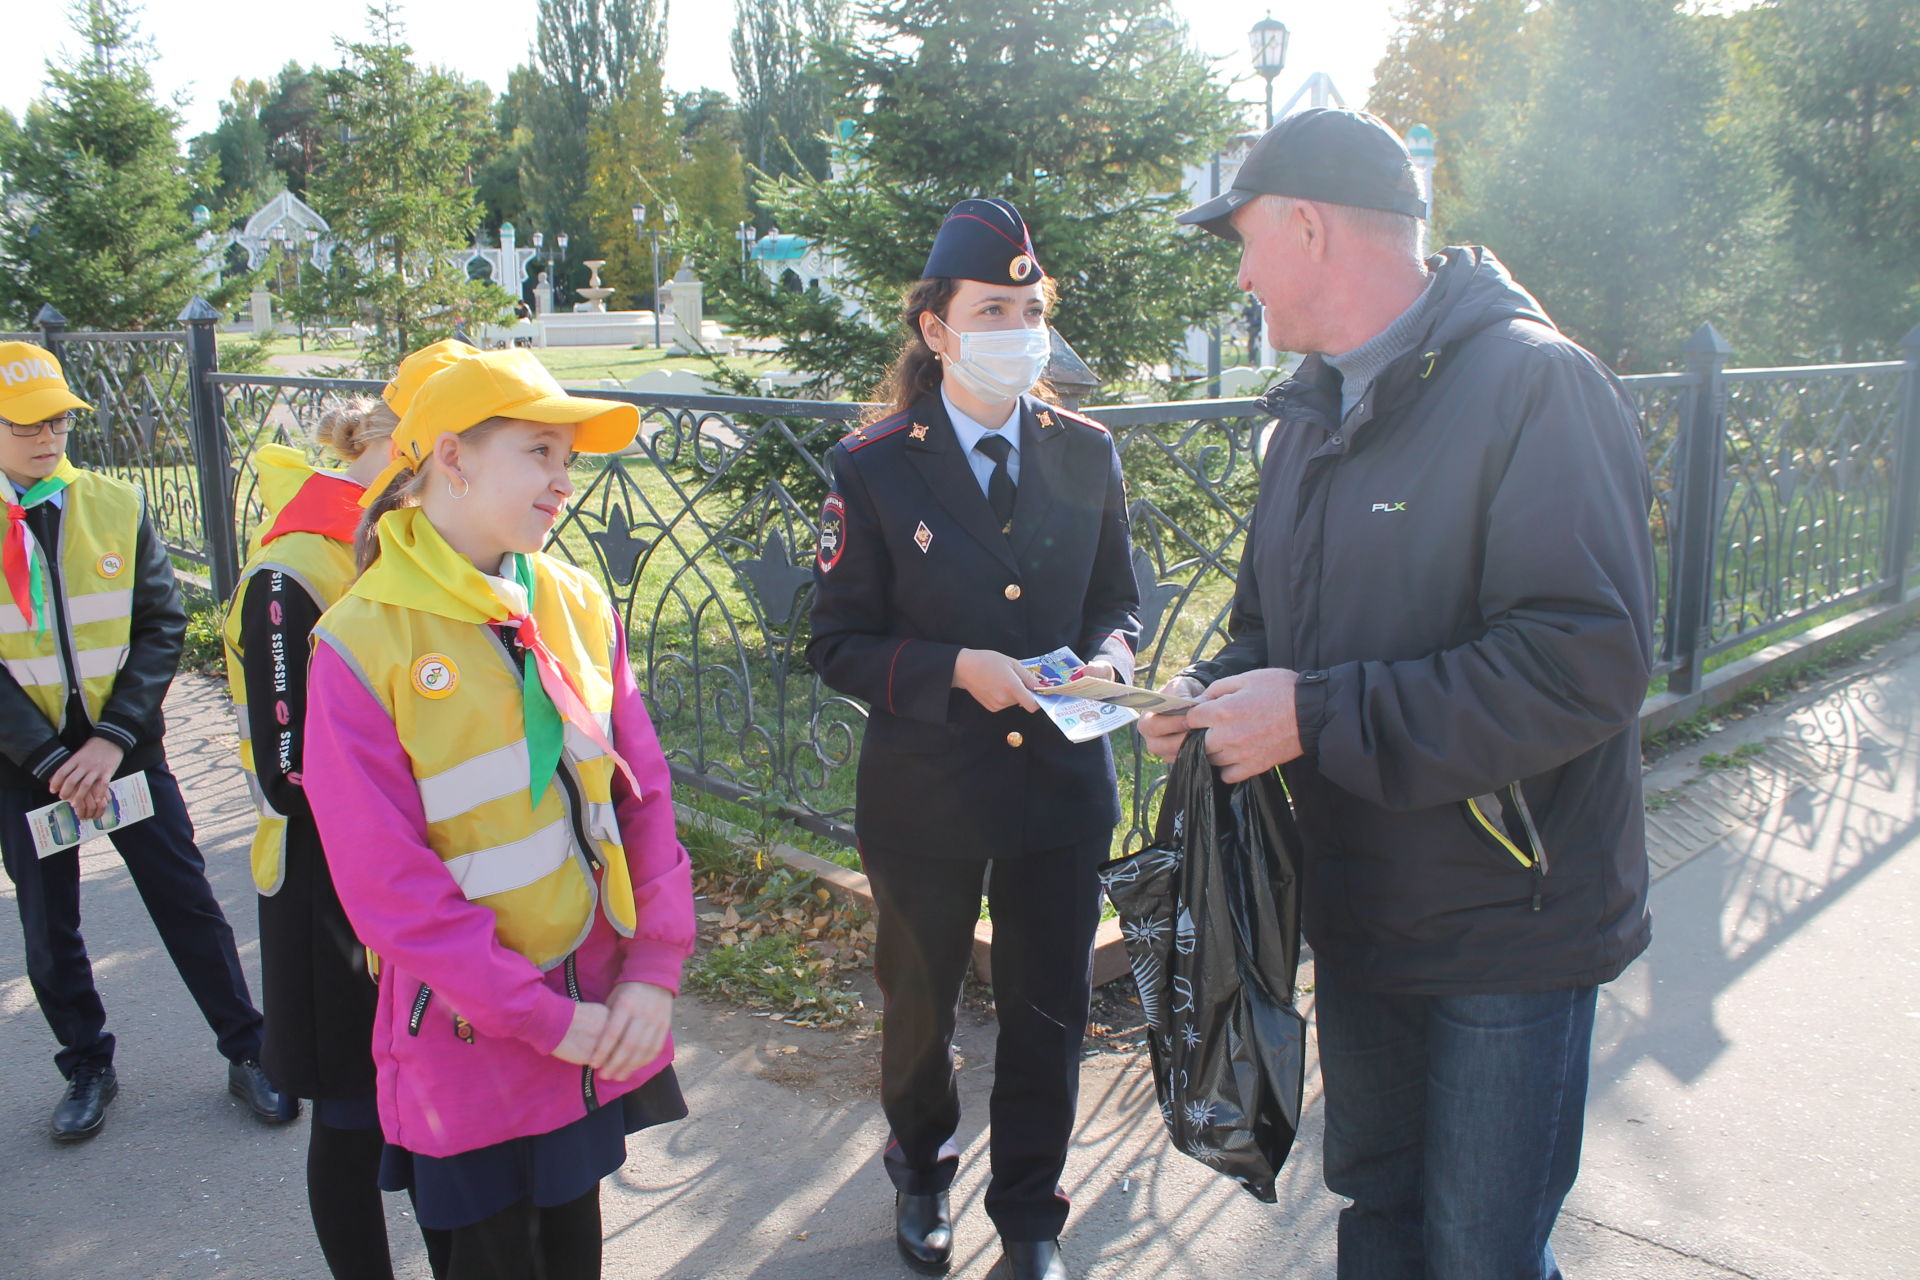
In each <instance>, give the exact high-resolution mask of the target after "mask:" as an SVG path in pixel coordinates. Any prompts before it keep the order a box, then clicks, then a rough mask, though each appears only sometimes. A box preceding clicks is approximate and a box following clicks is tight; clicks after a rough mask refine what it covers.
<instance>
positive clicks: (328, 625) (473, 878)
mask: <svg viewBox="0 0 1920 1280" xmlns="http://www.w3.org/2000/svg"><path fill="white" fill-rule="evenodd" d="M380 539H381V547H382V550H381V555H380V558H379V560H377V561H375V562H374V564H373V565H372V566H371V567H370V568H369V569H368V570H367V572H366V573H365V574H364V575H362V576H361V578H360V580H359V581H358V582H356V583H355V584H354V585H353V587H352V588H351V589H350V590H349V591H348V593H347V594H346V596H345V597H343V598H342V599H341V600H340V602H339V603H338V604H336V605H334V606H333V608H331V609H329V610H328V611H327V613H326V614H325V616H323V617H322V618H321V619H320V624H319V625H318V626H317V627H316V628H315V629H314V640H315V643H316V645H318V644H325V645H327V646H328V647H330V648H331V649H333V651H334V652H335V653H337V654H339V655H340V656H341V657H342V658H343V659H345V661H346V663H347V665H348V666H349V667H350V668H351V669H352V670H353V671H354V673H355V674H356V675H357V676H358V677H359V678H360V681H361V683H362V684H363V685H365V687H366V688H367V691H368V692H369V693H371V694H372V695H373V696H374V698H375V699H376V700H377V701H378V702H379V703H380V705H381V706H382V707H383V708H384V709H385V710H386V712H387V714H388V715H390V716H391V717H392V718H393V725H394V729H395V732H396V733H397V735H398V737H399V740H400V745H401V746H402V747H404V748H405V749H406V752H407V755H408V756H409V757H410V759H411V762H412V766H413V777H414V782H415V784H416V785H417V786H418V788H419V792H420V801H421V805H422V807H423V808H424V809H425V811H426V820H427V829H426V839H427V844H428V845H429V846H431V847H432V849H433V850H434V852H435V853H437V854H439V855H440V859H441V861H442V862H444V863H445V864H446V867H447V870H448V872H449V873H451V874H452V876H453V878H454V881H455V882H456V883H457V884H458V885H459V886H460V890H461V892H462V893H463V894H465V895H466V897H467V899H468V900H469V901H471V902H477V903H481V904H483V905H485V906H487V907H490V908H491V909H492V910H493V912H494V916H495V926H494V932H495V936H496V937H498V938H499V940H500V942H501V945H503V946H505V947H508V948H510V949H512V950H514V951H517V952H519V953H520V954H521V955H523V956H525V957H527V959H529V960H531V961H532V962H533V963H534V964H535V965H537V966H539V967H540V968H541V969H550V968H552V967H553V966H554V965H557V964H559V963H560V962H561V961H563V960H565V959H566V957H567V956H568V955H569V954H571V953H572V951H573V950H574V948H576V947H577V946H579V945H580V943H581V941H583V940H584V939H585V938H586V936H587V932H588V930H589V929H591V928H592V925H593V912H594V906H595V898H596V896H598V897H599V899H600V906H601V908H602V909H603V910H604V911H605V913H606V916H607V919H608V920H609V921H610V922H611V923H612V924H613V926H614V928H615V929H617V930H618V931H619V932H620V933H621V934H623V935H625V936H628V937H631V936H632V935H633V929H634V919H635V909H634V900H633V882H632V880H631V879H630V877H629V873H628V870H627V858H626V852H625V850H624V849H623V848H622V847H621V842H620V828H619V824H618V823H617V821H616V820H615V816H614V810H613V795H612V784H613V776H614V764H613V762H612V760H611V759H610V758H609V757H608V756H606V755H605V754H604V753H602V752H601V751H600V750H599V748H597V747H596V746H594V745H593V743H592V742H590V741H589V740H588V739H587V738H586V736H585V735H584V734H581V733H580V732H578V731H577V730H575V729H574V728H573V727H572V726H568V727H567V729H566V740H565V747H564V749H563V751H562V753H561V757H560V767H559V776H558V777H557V778H556V779H555V780H554V782H553V783H552V784H550V785H548V786H547V787H546V788H545V790H544V792H543V793H542V795H541V798H540V801H539V803H538V804H534V803H532V802H531V790H530V788H529V786H528V768H529V765H528V749H527V742H526V738H525V735H524V731H523V729H522V727H521V674H520V671H519V670H518V669H517V668H516V667H515V666H514V665H513V663H512V662H511V661H510V660H509V656H508V651H507V648H506V646H505V645H504V644H503V643H502V642H501V640H500V638H499V636H498V634H497V633H496V632H495V631H494V630H493V628H492V625H491V624H490V622H489V621H488V620H487V619H486V618H484V617H481V616H479V615H477V614H476V613H475V612H474V610H473V608H472V606H471V605H470V604H469V603H468V602H469V601H471V600H473V599H475V598H476V592H478V593H484V594H485V596H486V597H487V598H488V599H491V598H492V589H491V588H490V587H489V586H488V585H487V584H486V581H485V579H484V578H483V577H482V576H481V575H480V573H479V571H478V570H476V569H474V568H473V565H472V564H471V563H470V562H468V561H466V560H465V559H464V558H462V557H460V556H459V554H458V553H457V552H454V551H452V550H451V548H448V547H447V546H446V543H445V541H444V540H443V539H442V538H441V537H440V535H439V533H438V532H437V531H436V530H434V528H433V525H432V524H431V522H429V521H428V520H427V519H426V517H425V515H424V514H423V513H422V512H421V511H420V510H419V509H418V508H406V509H402V510H400V511H395V512H390V513H388V514H387V515H386V516H384V517H383V518H382V520H381V523H380ZM403 543H404V545H405V547H406V548H408V549H412V550H415V551H419V552H421V553H422V554H421V556H420V558H409V557H408V556H404V555H402V554H400V547H401V544H403ZM532 559H533V562H534V570H535V582H534V593H533V594H534V599H533V617H534V621H535V622H536V623H537V624H538V625H539V627H540V633H541V636H542V637H543V638H544V640H545V641H546V643H547V646H548V647H549V648H550V649H552V650H553V652H554V653H555V655H556V656H557V657H558V658H559V659H560V661H561V662H562V663H563V664H564V665H565V666H566V667H567V669H568V671H569V672H571V673H572V675H573V677H574V680H575V683H576V684H577V685H578V687H579V690H580V694H581V697H582V699H583V701H584V702H585V703H586V706H587V709H588V710H589V711H591V712H592V713H593V714H594V716H595V717H596V718H597V719H598V720H599V721H600V725H601V728H602V731H603V733H606V734H607V735H608V736H609V737H611V731H610V728H609V726H610V723H611V718H612V711H613V655H614V644H615V635H614V631H613V618H612V614H611V612H610V610H609V608H608V605H607V599H606V596H605V595H604V594H602V592H601V590H600V587H599V585H598V584H597V583H595V582H594V581H593V579H592V578H590V577H589V576H588V575H587V574H585V573H583V572H581V571H580V570H578V569H575V568H573V567H572V566H570V565H566V564H562V563H561V562H559V561H557V560H553V559H551V558H549V557H547V556H544V555H540V556H534V557H532ZM456 562H457V563H456ZM422 563H429V564H432V565H433V566H435V567H436V568H435V574H434V575H433V576H430V575H429V574H428V573H426V572H423V571H422V569H421V567H420V566H421V564H422ZM466 575H471V578H470V580H467V579H466ZM435 576H439V577H457V578H461V579H462V580H461V581H460V582H458V583H457V584H456V589H454V590H449V589H448V588H447V586H445V585H444V584H443V583H441V582H439V581H436V580H435ZM401 601H405V602H407V603H404V604H403V603H401ZM374 834H375V833H369V835H370V836H372V835H374ZM596 865H597V866H600V867H603V868H604V871H603V873H602V880H601V884H600V886H599V887H596V884H595V881H594V876H593V868H594V867H595V866H596Z"/></svg>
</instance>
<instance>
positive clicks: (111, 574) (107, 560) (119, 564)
mask: <svg viewBox="0 0 1920 1280" xmlns="http://www.w3.org/2000/svg"><path fill="white" fill-rule="evenodd" d="M126 567H127V562H126V561H125V560H124V559H122V558H121V557H119V556H117V555H115V554H114V553H113V552H111V551H109V552H107V554H105V555H103V556H101V557H100V576H101V577H103V578H117V577H119V576H120V572H121V570H123V569H125V568H126Z"/></svg>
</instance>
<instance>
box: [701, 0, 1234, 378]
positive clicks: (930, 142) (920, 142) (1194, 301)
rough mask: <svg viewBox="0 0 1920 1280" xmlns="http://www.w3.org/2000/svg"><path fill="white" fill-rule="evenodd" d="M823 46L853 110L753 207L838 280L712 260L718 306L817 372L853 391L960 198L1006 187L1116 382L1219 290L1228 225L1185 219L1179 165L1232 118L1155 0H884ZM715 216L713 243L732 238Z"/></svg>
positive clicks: (888, 348) (1226, 302)
mask: <svg viewBox="0 0 1920 1280" xmlns="http://www.w3.org/2000/svg"><path fill="white" fill-rule="evenodd" d="M866 18H867V21H864V22H863V23H862V25H861V26H860V28H859V29H858V33H857V34H856V35H855V36H854V37H851V38H850V39H849V40H848V41H847V42H846V43H844V44H841V45H830V46H823V47H821V48H820V53H821V63H822V73H823V74H824V75H825V76H827V77H828V80H829V83H830V84H832V86H833V87H834V90H835V98H836V100H837V101H838V103H839V104H840V106H839V109H840V111H841V112H843V113H844V114H845V116H846V118H847V120H848V122H849V123H848V124H847V125H846V127H845V129H844V135H845V136H844V141H843V142H842V143H841V144H840V146H839V148H838V151H837V155H836V158H835V164H834V167H833V170H832V173H831V175H830V176H829V177H827V178H825V179H819V178H815V177H814V176H812V175H811V174H806V173H801V174H790V175H787V176H785V177H782V178H780V179H779V180H777V181H774V182H770V183H764V184H763V185H762V186H761V187H760V188H759V197H760V200H761V203H762V206H763V208H764V210H765V212H766V216H767V217H768V218H769V219H771V221H772V222H774V223H776V224H778V226H779V228H780V230H781V231H782V232H787V233H794V234H798V235H801V236H803V237H805V238H806V239H807V240H809V241H811V242H812V243H813V244H814V245H815V246H816V248H818V249H820V250H822V251H824V252H826V253H827V254H830V255H831V256H832V258H833V259H834V260H835V262H836V264H837V268H838V273H837V277H836V279H835V280H834V283H833V296H827V295H825V294H815V293H784V292H781V291H779V290H778V289H777V288H776V287H774V286H773V285H772V284H770V283H769V282H768V281H767V280H765V278H764V277H762V276H761V275H760V273H758V272H753V271H750V272H746V273H737V272H735V271H731V270H708V271H706V272H705V275H706V276H707V278H708V279H709V280H710V281H711V282H712V283H713V285H714V286H715V288H716V290H717V291H718V292H719V294H720V295H721V297H722V299H723V301H724V302H725V303H726V304H727V305H728V306H729V307H730V309H731V311H732V313H733V315H734V318H735V323H736V325H737V326H738V327H740V328H742V329H744V330H745V331H747V332H748V333H751V334H753V335H755V336H760V337H775V338H779V339H781V340H782V341H783V342H784V344H785V347H786V354H785V357H784V359H785V361H786V362H788V363H790V364H791V365H792V366H793V367H794V368H795V369H797V370H798V371H800V372H802V373H804V374H806V375H808V377H809V385H808V386H807V388H806V390H807V391H808V392H809V393H812V394H853V395H865V394H867V393H869V392H871V391H872V390H873V389H874V388H875V386H876V385H877V384H878V382H879V381H880V378H881V375H882V374H883V372H884V370H885V369H886V366H887V364H888V362H889V361H890V359H891V358H892V355H893V353H894V351H895V350H896V349H897V348H898V346H899V343H900V340H901V336H902V335H901V329H900V325H899V320H898V312H899V306H900V301H901V298H902V295H903V292H904V290H905V289H906V287H907V286H909V285H910V284H911V283H912V282H913V281H914V280H915V279H917V278H918V277H919V275H920V272H921V270H922V268H923V266H924V265H925V261H926V253H927V249H928V246H929V245H930V244H931V243H932V241H933V237H934V233H935V232H936V231H937V230H938V229H939V226H940V223H941V220H942V219H943V217H944V216H945V214H946V211H947V209H948V208H950V207H951V206H952V205H953V204H954V203H955V202H957V201H959V200H961V199H964V198H967V197H970V196H994V197H1000V198H1004V199H1007V200H1011V201H1012V202H1013V203H1014V204H1015V205H1017V206H1018V207H1019V208H1020V210H1021V211H1022V212H1023V213H1024V214H1025V215H1026V218H1027V221H1028V225H1029V227H1030V228H1031V230H1032V233H1033V238H1034V243H1035V246H1036V249H1037V251H1038V253H1039V257H1040V261H1041V263H1042V264H1043V265H1044V266H1045V267H1046V269H1047V271H1048V273H1049V274H1051V275H1052V276H1053V277H1054V278H1055V279H1056V280H1057V281H1058V282H1059V285H1060V289H1061V302H1060V306H1059V308H1058V310H1057V313H1056V321H1057V324H1058V327H1059V329H1060V332H1061V334H1062V335H1063V336H1065V337H1066V338H1067V339H1068V340H1069V341H1070V342H1071V343H1073V345H1074V346H1075V348H1076V349H1078V350H1079V352H1080V353H1081V355H1082V356H1083V357H1085V358H1086V359H1087V361H1088V362H1089V363H1090V364H1091V365H1092V366H1093V368H1094V369H1095V370H1096V372H1098V373H1099V375H1100V376H1101V377H1102V378H1103V379H1105V380H1107V381H1109V382H1111V381H1115V380H1119V379H1126V378H1131V377H1136V376H1138V373H1139V370H1140V369H1141V368H1142V367H1143V366H1149V365H1155V364H1159V363H1162V362H1165V361H1167V360H1168V359H1169V357H1170V356H1171V355H1172V353H1173V351H1174V350H1175V348H1177V347H1178V346H1179V345H1180V343H1181V341H1182V338H1183V336H1184V334H1185V331H1186V330H1187V328H1188V327H1189V326H1191V325H1195V324H1199V323H1203V322H1205V321H1208V320H1210V319H1212V318H1213V317H1214V316H1216V315H1219V314H1221V313H1223V312H1225V311H1226V310H1228V309H1229V308H1230V307H1232V306H1234V305H1235V304H1236V302H1237V300H1238V299H1239V296H1240V295H1239V292H1238V289H1237V288H1236V286H1235V284H1234V260H1235V259H1234V253H1233V251H1232V247H1231V246H1229V245H1227V244H1226V243H1225V242H1223V241H1218V240H1216V239H1214V238H1213V237H1211V236H1206V235H1204V234H1202V233H1199V232H1196V231H1193V230H1192V229H1189V228H1181V227H1178V226H1176V225H1175V224H1174V221H1173V216H1174V214H1176V213H1177V212H1179V211H1180V209H1181V208H1183V207H1184V206H1185V203H1186V199H1187V197H1186V195H1185V193H1184V191H1183V190H1182V186H1183V183H1182V176H1183V166H1184V165H1186V164H1190V163H1193V164H1197V163H1203V162H1204V161H1206V160H1207V159H1208V158H1209V157H1210V156H1211V155H1212V154H1213V153H1214V150H1215V148H1217V147H1218V146H1219V145H1221V144H1222V143H1223V142H1225V141H1226V139H1227V137H1228V135H1229V134H1230V133H1231V132H1232V130H1233V129H1234V128H1235V126H1237V125H1239V124H1241V123H1242V121H1241V119H1240V117H1239V115H1238V112H1237V111H1236V109H1235V108H1234V106H1233V105H1232V104H1230V103H1229V102H1228V101H1227V99H1226V96H1225V93H1224V92H1223V90H1222V89H1221V87H1220V85H1219V84H1218V83H1217V82H1216V80H1215V77H1214V75H1213V69H1212V68H1211V66H1210V65H1209V64H1208V62H1207V61H1206V59H1204V58H1203V57H1201V56H1200V55H1199V54H1197V53H1196V52H1194V51H1193V49H1192V48H1191V47H1190V45H1189V44H1188V42H1187V39H1186V32H1185V29H1184V28H1183V27H1182V26H1180V25H1179V24H1178V23H1177V22H1176V21H1175V20H1174V18H1173V16H1172V11H1171V9H1170V7H1169V5H1168V4H1167V3H1165V0H1036V2H1035V3H1033V4H1031V5H1026V6H1022V7H1021V8H1020V9H1019V10H1018V12H1012V11H1009V10H1008V9H1007V7H1006V6H1004V5H1002V4H999V3H997V2H996V0H890V2H888V3H882V4H879V5H876V6H874V7H873V8H872V9H870V10H869V11H867V14H866ZM737 255H738V249H737V248H733V247H732V246H731V245H730V244H729V243H728V239H727V238H726V237H724V236H723V235H722V234H718V233H717V234H716V235H715V236H714V238H713V239H712V240H711V241H710V243H709V245H708V247H707V256H708V258H709V259H715V258H719V259H726V260H731V259H733V258H737Z"/></svg>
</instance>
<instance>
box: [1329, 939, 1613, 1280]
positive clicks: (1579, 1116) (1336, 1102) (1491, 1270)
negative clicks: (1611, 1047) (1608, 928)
mask: <svg viewBox="0 0 1920 1280" xmlns="http://www.w3.org/2000/svg"><path fill="white" fill-rule="evenodd" d="M1315 978H1316V983H1317V985H1316V987H1315V995H1314V1004H1315V1012H1314V1017H1315V1019H1316V1022H1317V1024H1318V1028H1319V1034H1320V1075H1321V1079H1322V1081H1323V1082H1324V1084H1325V1087H1326V1105H1327V1139H1326V1152H1325V1158H1326V1180H1327V1189H1328V1190H1330V1191H1332V1192H1333V1193H1334V1194H1336V1195H1340V1196H1345V1197H1347V1198H1348V1199H1349V1200H1351V1201H1353V1203H1352V1204H1351V1205H1350V1206H1348V1207H1347V1208H1346V1209H1344V1210H1342V1211H1341V1213H1340V1228H1339V1247H1340V1262H1339V1276H1340V1280H1561V1276H1560V1267H1559V1264H1558V1263H1556V1262H1555V1261H1554V1257H1553V1249H1552V1247H1551V1246H1549V1245H1548V1243H1547V1237H1548V1236H1549V1235H1550V1234H1551V1233H1552V1231H1553V1223H1554V1219H1555V1218H1557V1217H1558V1216H1559V1214H1560V1205H1561V1202H1562V1201H1564V1200H1565V1199H1566V1196H1567V1192H1568V1191H1569V1190H1571V1189H1572V1187H1573V1181H1574V1177H1575V1175H1576V1174H1578V1172H1579V1169H1580V1135H1581V1128H1582V1124H1583V1122H1584V1118H1585V1112H1586V1102H1587V1065H1588V1057H1589V1055H1590V1053H1591V1050H1592V1045H1593V1012H1594V996H1595V988H1593V987H1580V988H1577V989H1574V990H1569V991H1543V992H1533V993H1529V994H1525V995H1461V996H1408V995H1380V994H1376V993H1373V992H1368V991H1363V990H1361V989H1359V988H1358V987H1355V986H1352V985H1350V984H1348V983H1346V982H1343V981H1341V979H1340V975H1339V974H1337V973H1335V972H1332V971H1331V966H1327V965H1322V966H1321V967H1320V968H1319V969H1318V970H1317V972H1316V974H1315Z"/></svg>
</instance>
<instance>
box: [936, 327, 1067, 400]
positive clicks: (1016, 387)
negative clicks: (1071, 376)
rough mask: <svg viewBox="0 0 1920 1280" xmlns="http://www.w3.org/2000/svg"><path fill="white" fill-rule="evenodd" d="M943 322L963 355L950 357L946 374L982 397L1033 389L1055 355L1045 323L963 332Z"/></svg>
mask: <svg viewBox="0 0 1920 1280" xmlns="http://www.w3.org/2000/svg"><path fill="white" fill-rule="evenodd" d="M934 319H936V320H940V317H938V316H935V317H934ZM940 324H941V327H943V328H944V329H946V331H947V332H948V333H951V334H952V335H953V336H954V337H956V338H958V339H960V355H959V357H958V358H951V357H950V358H949V359H948V361H947V373H948V374H949V376H951V377H952V378H953V379H954V381H956V382H958V383H959V384H960V385H961V386H963V387H965V388H966V389H967V390H968V391H971V392H972V393H973V394H974V395H976V396H979V397H980V398H981V399H982V400H988V401H1000V400H1017V399H1019V398H1020V397H1021V396H1023V395H1025V394H1027V392H1029V391H1031V390H1033V388H1034V384H1035V383H1037V382H1039V381H1040V378H1041V376H1042V375H1044V374H1045V373H1046V371H1047V362H1048V361H1049V360H1051V359H1052V358H1053V339H1052V337H1051V335H1050V333H1049V331H1048V329H1047V326H1046V325H1044V324H1042V325H1041V326H1039V327H1038V328H1035V329H985V330H980V331H977V332H973V333H962V332H960V331H959V330H958V329H956V328H954V327H953V326H952V325H950V324H948V323H947V322H946V321H945V320H940Z"/></svg>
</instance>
